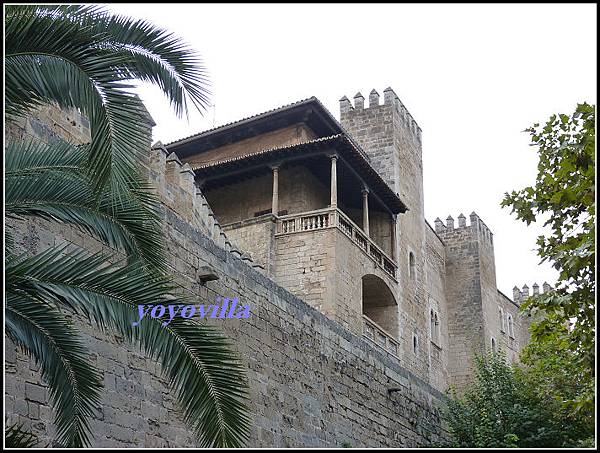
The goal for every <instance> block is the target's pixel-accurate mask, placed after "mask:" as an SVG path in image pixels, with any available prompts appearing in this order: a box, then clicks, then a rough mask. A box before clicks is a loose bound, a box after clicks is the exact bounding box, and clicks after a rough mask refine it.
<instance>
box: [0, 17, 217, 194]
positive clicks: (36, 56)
mask: <svg viewBox="0 0 600 453" xmlns="http://www.w3.org/2000/svg"><path fill="white" fill-rule="evenodd" d="M5 29H6V34H5V41H6V48H5V52H6V53H5V73H6V111H7V115H9V116H10V117H15V116H19V115H24V114H25V113H26V112H28V111H29V110H30V109H31V108H32V107H35V106H38V105H41V104H43V103H48V102H56V103H57V104H58V105H59V106H61V107H77V108H80V109H81V111H82V112H83V113H84V114H85V115H87V116H88V117H89V118H90V126H91V131H92V142H91V152H90V154H89V167H90V168H89V170H90V175H91V176H92V179H93V180H94V183H95V188H96V191H99V190H100V188H101V187H103V186H104V185H106V184H108V182H109V181H111V184H112V185H117V186H120V187H123V186H127V182H128V181H129V179H130V176H129V175H130V174H131V173H132V171H133V170H134V169H135V168H136V165H137V163H138V161H139V157H140V152H143V151H145V147H146V146H147V144H146V143H147V140H148V137H147V134H148V131H147V126H146V125H145V123H147V120H146V113H145V110H144V108H143V104H142V102H141V101H140V100H139V98H138V97H137V96H135V95H134V94H133V93H131V92H130V91H131V88H132V87H133V86H132V85H131V83H128V82H127V80H130V79H134V78H135V79H139V80H143V81H147V82H150V83H153V84H156V85H157V86H159V87H160V88H161V89H162V91H163V92H164V93H165V95H166V96H167V98H168V99H169V100H170V101H171V104H172V105H173V107H174V108H175V110H176V112H177V113H178V114H180V113H182V112H183V111H185V112H187V103H186V99H187V98H188V97H189V99H191V101H192V103H193V104H194V105H195V106H196V107H197V108H202V107H205V106H206V104H207V100H208V91H207V88H206V85H207V78H206V75H205V73H206V71H205V69H204V68H203V66H202V64H201V60H200V59H199V57H198V56H197V55H196V54H195V53H194V52H193V51H192V50H190V49H189V48H188V47H187V46H186V45H184V44H183V43H182V42H181V41H180V40H179V39H177V38H175V37H174V36H173V35H171V34H169V33H167V32H165V31H163V30H161V29H159V28H156V27H154V26H153V25H151V24H149V23H147V22H144V21H135V20H131V19H127V18H123V17H120V16H112V15H111V14H109V13H107V12H106V11H104V10H98V9H94V8H89V7H81V6H80V5H77V6H72V7H41V8H32V7H27V8H23V9H22V10H19V9H18V7H17V6H14V7H13V8H12V9H11V13H10V14H7V17H6V27H5Z"/></svg>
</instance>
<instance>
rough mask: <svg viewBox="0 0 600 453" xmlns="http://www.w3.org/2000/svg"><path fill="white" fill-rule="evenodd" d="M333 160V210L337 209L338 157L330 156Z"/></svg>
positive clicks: (331, 203) (331, 204)
mask: <svg viewBox="0 0 600 453" xmlns="http://www.w3.org/2000/svg"><path fill="white" fill-rule="evenodd" d="M330 159H331V202H330V203H329V204H330V206H331V207H332V208H337V156H336V155H335V154H334V155H333V156H330Z"/></svg>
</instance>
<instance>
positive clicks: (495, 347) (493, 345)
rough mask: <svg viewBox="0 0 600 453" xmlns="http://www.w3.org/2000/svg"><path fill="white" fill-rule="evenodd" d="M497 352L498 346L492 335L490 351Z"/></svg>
mask: <svg viewBox="0 0 600 453" xmlns="http://www.w3.org/2000/svg"><path fill="white" fill-rule="evenodd" d="M497 352H498V346H497V345H496V339H495V338H494V337H492V353H493V354H496V353H497Z"/></svg>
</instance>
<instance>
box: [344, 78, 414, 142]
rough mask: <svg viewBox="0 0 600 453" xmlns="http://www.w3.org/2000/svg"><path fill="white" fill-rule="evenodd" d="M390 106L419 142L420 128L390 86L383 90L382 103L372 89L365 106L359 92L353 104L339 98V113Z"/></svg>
mask: <svg viewBox="0 0 600 453" xmlns="http://www.w3.org/2000/svg"><path fill="white" fill-rule="evenodd" d="M386 106H387V108H390V107H391V108H392V109H393V111H395V112H396V113H397V114H398V116H399V118H400V119H401V120H402V122H403V125H404V126H405V127H406V128H407V129H408V130H409V131H410V132H411V133H412V134H413V135H414V136H415V137H416V138H417V139H418V140H419V143H420V142H421V132H422V131H421V128H420V127H419V125H418V124H417V122H416V121H415V120H414V118H413V117H412V115H411V114H410V112H409V111H408V109H407V108H406V107H405V106H404V104H403V103H402V101H401V100H400V98H399V97H398V95H397V94H396V93H395V92H394V90H392V89H391V88H389V87H388V88H386V89H385V90H383V104H380V102H379V93H378V92H377V91H376V90H375V89H373V90H371V92H370V93H369V106H368V107H365V97H364V96H363V95H362V94H361V93H360V91H359V92H358V93H356V94H355V95H354V105H352V103H351V102H350V100H349V99H348V98H347V97H346V96H344V97H342V98H341V99H340V115H341V116H344V115H352V114H358V113H359V112H361V113H369V110H371V109H377V108H380V107H386Z"/></svg>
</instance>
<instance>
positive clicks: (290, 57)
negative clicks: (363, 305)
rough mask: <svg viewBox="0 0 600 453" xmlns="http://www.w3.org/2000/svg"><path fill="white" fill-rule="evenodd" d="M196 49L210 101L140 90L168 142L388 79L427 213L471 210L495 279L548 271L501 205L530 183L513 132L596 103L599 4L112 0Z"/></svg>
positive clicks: (525, 154)
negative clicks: (413, 128)
mask: <svg viewBox="0 0 600 453" xmlns="http://www.w3.org/2000/svg"><path fill="white" fill-rule="evenodd" d="M109 8H110V9H111V10H113V11H115V12H118V13H122V14H127V15H129V16H133V17H137V18H144V19H148V20H150V21H152V22H153V23H155V24H156V25H158V26H160V27H164V28H167V29H169V30H171V31H173V32H175V33H176V34H178V35H179V36H181V37H182V38H183V39H184V40H186V41H187V42H188V43H189V44H190V45H191V46H193V47H194V48H195V49H197V50H198V51H199V52H200V54H201V55H202V57H203V58H204V61H205V64H206V66H207V68H208V70H209V72H210V76H211V81H212V91H213V93H214V95H213V102H214V104H215V105H216V106H215V108H214V111H213V110H211V111H209V112H207V113H205V114H204V116H203V117H202V116H200V115H199V114H197V113H194V114H192V115H191V116H190V121H189V122H188V121H186V120H185V119H178V118H177V117H176V116H175V114H174V113H173V112H172V110H171V109H170V108H169V105H168V103H167V102H166V101H165V100H164V98H162V96H161V94H160V92H159V91H158V90H157V89H155V88H148V87H141V88H140V90H139V94H140V96H141V97H142V99H143V100H144V101H145V103H146V106H147V107H148V110H149V111H150V113H151V115H152V117H153V118H154V120H155V121H156V123H157V126H156V127H155V128H154V137H153V138H154V140H155V141H156V140H161V141H162V142H163V143H167V142H170V141H173V140H176V139H179V138H182V137H185V136H188V135H191V134H194V133H197V132H200V131H202V130H205V129H208V128H211V127H213V125H217V126H218V125H220V124H225V123H228V122H231V121H235V120H238V119H241V118H244V117H247V116H250V115H254V114H256V113H260V112H263V111H265V110H270V109H272V108H276V107H279V106H281V105H284V104H288V103H291V102H294V101H297V100H300V99H304V98H307V97H310V96H316V97H317V98H319V99H320V100H321V101H322V102H323V103H324V105H325V106H326V107H327V108H328V109H329V110H330V111H331V113H332V114H333V115H334V116H335V117H336V118H338V119H339V103H338V100H339V99H340V98H341V97H342V96H343V95H347V96H348V97H349V98H352V97H353V96H354V94H355V93H356V92H357V91H360V92H362V94H363V95H364V96H365V98H368V93H369V92H370V91H371V89H373V88H375V89H376V90H377V91H379V93H380V94H381V95H383V90H384V89H385V88H386V87H388V86H391V87H392V88H393V89H394V91H395V92H396V93H397V94H398V96H399V97H400V99H401V100H402V102H403V103H404V105H405V106H406V107H407V108H408V110H409V111H410V112H411V114H412V116H413V118H415V120H416V121H417V123H418V124H419V125H420V126H421V128H422V130H423V167H424V185H425V215H426V218H427V220H428V221H429V223H430V224H432V225H433V221H434V219H435V218H436V217H438V216H439V217H440V218H442V219H443V220H445V219H446V217H447V216H448V215H452V216H453V217H454V218H455V219H456V217H457V216H458V215H459V214H460V213H461V212H462V213H464V214H465V215H466V216H467V218H468V216H469V213H471V212H472V211H475V212H477V214H479V216H480V217H481V218H482V220H483V221H484V222H485V223H486V224H487V225H488V227H490V229H491V230H492V232H493V233H494V243H495V254H496V270H497V282H498V288H499V289H500V290H501V291H502V292H504V293H505V294H506V295H508V296H510V297H512V287H513V286H514V285H515V284H517V285H518V286H519V287H521V286H523V284H525V283H527V284H528V286H529V287H530V288H531V286H532V284H533V282H535V281H537V282H538V283H539V284H540V286H541V283H542V282H543V281H548V282H549V283H551V284H553V282H554V280H555V278H556V273H555V272H554V270H553V269H552V268H551V267H550V266H548V265H539V259H538V258H537V256H536V253H535V251H534V249H535V247H536V245H535V238H536V236H537V235H538V234H539V233H540V228H538V227H536V226H529V227H527V226H526V225H525V224H524V223H521V222H517V221H516V220H515V218H514V216H511V215H510V210H509V209H506V208H505V209H501V208H500V201H501V200H502V197H503V194H504V193H505V192H507V191H511V190H513V189H519V188H522V187H525V186H526V185H531V184H533V183H534V181H535V176H536V164H537V156H536V152H535V148H533V147H530V146H529V145H528V143H529V136H528V135H527V134H526V133H523V132H521V131H522V130H523V129H525V128H526V127H528V126H530V125H531V124H533V123H534V122H542V121H544V120H546V119H547V118H548V117H549V116H550V115H551V114H552V113H558V112H561V113H571V112H572V111H573V110H574V108H575V107H576V104H577V103H578V102H583V101H587V102H589V103H594V104H595V103H596V51H597V50H596V34H597V33H596V26H597V25H596V5H595V4H589V5H584V4H582V5H554V4H550V5H383V4H382V5H355V4H351V5H339V4H332V5H308V4H306V5H189V4H181V5H174V4H168V5H166V4H165V5H154V4H152V5H151V4H145V5H133V4H132V5H127V4H122V5H110V6H109Z"/></svg>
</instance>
